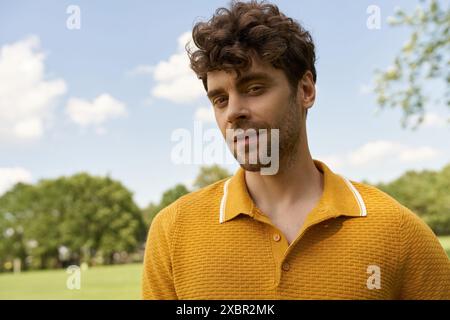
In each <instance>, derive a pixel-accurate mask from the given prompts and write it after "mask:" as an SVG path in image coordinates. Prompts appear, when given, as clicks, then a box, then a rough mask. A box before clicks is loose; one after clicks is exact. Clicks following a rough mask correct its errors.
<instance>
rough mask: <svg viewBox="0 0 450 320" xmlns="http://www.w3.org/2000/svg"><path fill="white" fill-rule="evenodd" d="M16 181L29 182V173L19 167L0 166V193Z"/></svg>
mask: <svg viewBox="0 0 450 320" xmlns="http://www.w3.org/2000/svg"><path fill="white" fill-rule="evenodd" d="M17 182H25V183H30V182H31V173H30V172H29V171H27V170H26V169H24V168H21V167H11V168H0V195H1V194H3V193H4V192H6V191H7V190H8V189H10V188H12V187H13V186H14V185H15V184H16V183H17Z"/></svg>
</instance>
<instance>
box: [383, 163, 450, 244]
mask: <svg viewBox="0 0 450 320" xmlns="http://www.w3.org/2000/svg"><path fill="white" fill-rule="evenodd" d="M378 187H379V188H380V189H381V190H383V191H385V192H386V193H388V194H390V195H391V196H392V197H393V198H395V199H396V200H398V201H399V202H400V203H402V204H403V205H405V206H406V207H408V208H409V209H411V210H412V211H413V212H415V213H416V214H418V215H419V216H420V217H421V218H423V219H424V221H425V222H427V223H428V225H429V226H430V227H431V228H432V229H433V231H434V232H435V233H436V234H438V235H450V192H449V190H450V164H448V165H447V166H445V167H444V168H443V169H442V170H441V171H431V170H424V171H421V172H415V171H408V172H406V173H405V174H403V175H402V176H401V177H399V178H398V179H396V180H394V181H392V182H390V183H387V184H379V185H378Z"/></svg>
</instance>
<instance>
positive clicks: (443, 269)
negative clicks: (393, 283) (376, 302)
mask: <svg viewBox="0 0 450 320" xmlns="http://www.w3.org/2000/svg"><path fill="white" fill-rule="evenodd" d="M403 209H404V210H403V212H402V214H401V229H400V232H401V241H402V244H401V248H402V249H401V254H400V259H401V261H402V263H401V268H402V271H403V272H402V283H401V292H400V298H401V299H406V300H422V299H427V300H440V299H445V300H447V299H450V260H449V259H448V257H447V254H446V253H445V251H444V249H443V248H442V246H441V244H440V242H439V240H438V239H437V237H436V235H435V234H434V233H433V231H432V230H431V229H430V227H428V225H427V224H426V223H425V222H424V221H422V220H421V219H420V218H419V217H418V216H417V215H415V214H414V213H413V212H411V211H410V210H409V209H407V208H403Z"/></svg>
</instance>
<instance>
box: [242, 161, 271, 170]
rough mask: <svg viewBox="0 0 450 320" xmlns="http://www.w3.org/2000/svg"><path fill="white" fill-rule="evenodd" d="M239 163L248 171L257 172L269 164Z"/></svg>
mask: <svg viewBox="0 0 450 320" xmlns="http://www.w3.org/2000/svg"><path fill="white" fill-rule="evenodd" d="M239 165H240V166H241V168H242V169H244V170H245V171H250V172H259V171H261V169H262V168H267V167H270V165H263V164H260V163H257V164H249V163H240V164H239Z"/></svg>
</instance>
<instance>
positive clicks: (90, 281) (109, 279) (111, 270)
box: [0, 264, 142, 300]
mask: <svg viewBox="0 0 450 320" xmlns="http://www.w3.org/2000/svg"><path fill="white" fill-rule="evenodd" d="M141 274H142V264H128V265H118V266H101V267H93V268H89V269H87V270H84V271H81V287H80V289H79V290H77V289H74V290H70V289H67V285H66V282H67V279H68V277H69V274H67V273H66V271H65V270H63V269H60V270H46V271H30V272H23V273H21V274H11V273H9V274H0V299H83V300H84V299H89V300H93V299H101V300H115V299H140V290H141Z"/></svg>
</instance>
